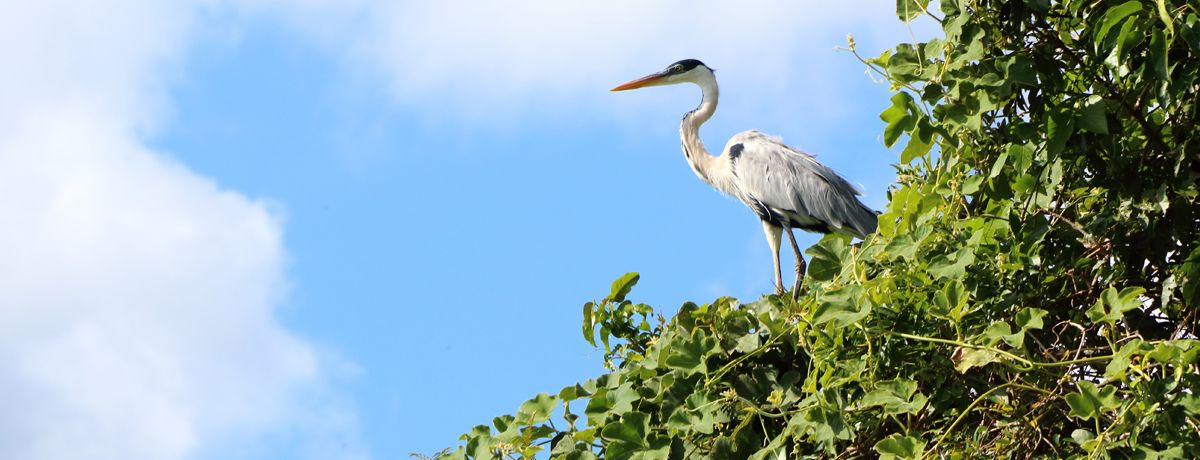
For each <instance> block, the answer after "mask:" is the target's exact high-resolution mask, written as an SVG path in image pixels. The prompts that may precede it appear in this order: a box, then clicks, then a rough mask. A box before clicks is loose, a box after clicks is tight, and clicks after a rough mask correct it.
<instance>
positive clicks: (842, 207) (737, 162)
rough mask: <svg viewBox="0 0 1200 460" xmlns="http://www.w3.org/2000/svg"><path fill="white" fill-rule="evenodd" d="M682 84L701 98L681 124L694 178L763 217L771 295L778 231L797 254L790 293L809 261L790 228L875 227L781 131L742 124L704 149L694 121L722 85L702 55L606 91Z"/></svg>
mask: <svg viewBox="0 0 1200 460" xmlns="http://www.w3.org/2000/svg"><path fill="white" fill-rule="evenodd" d="M681 83H692V84H695V85H697V86H699V87H700V91H701V93H702V96H701V99H700V105H699V106H698V107H696V109H695V110H692V111H690V112H688V113H687V114H686V115H684V116H683V120H682V121H681V122H680V123H679V138H680V142H681V144H683V156H684V158H685V159H687V163H688V166H691V168H692V172H694V173H696V176H697V177H699V178H700V180H702V181H704V182H706V183H708V185H711V186H712V187H713V188H715V189H717V190H718V191H720V192H722V193H724V194H726V195H729V196H732V197H734V198H736V199H737V200H739V201H741V202H742V203H744V204H745V205H746V206H747V207H749V208H750V210H751V211H753V212H754V214H755V215H756V216H758V218H759V219H760V220H761V221H762V227H763V232H764V233H765V234H766V237H767V244H769V245H770V247H771V255H772V259H773V261H774V263H775V292H776V294H783V292H784V289H783V272H782V269H781V268H780V266H779V246H780V243H781V235H783V234H787V237H788V242H789V243H791V245H792V251H794V252H795V255H796V282H795V284H794V285H793V287H792V295H793V296H796V295H797V294H798V293H799V290H800V287H801V285H802V283H803V280H804V272H805V270H806V268H807V264H806V262H805V261H804V257H803V256H801V255H800V247H799V246H798V245H797V244H796V236H795V235H794V234H792V229H794V228H799V229H801V230H805V231H809V232H816V233H823V234H824V233H839V234H845V235H850V236H853V237H857V238H866V236H867V235H868V234H871V233H874V232H875V229H876V226H877V224H878V220H877V219H878V217H877V216H876V213H875V211H873V210H871V209H870V208H868V207H867V206H866V205H864V204H863V203H862V202H861V201H859V199H858V196H859V195H861V194H862V192H861V191H859V190H858V189H857V188H856V187H854V186H853V185H851V184H850V183H849V182H848V181H846V179H844V178H843V177H842V176H840V175H838V173H837V172H835V171H834V170H833V169H830V168H829V167H828V166H825V165H823V164H821V163H820V162H818V161H817V159H816V157H814V156H813V155H811V154H809V153H805V152H803V151H801V150H798V149H795V148H793V147H791V146H789V145H787V144H784V143H783V141H782V140H780V139H779V138H776V137H772V136H768V135H766V134H763V133H761V132H759V131H757V130H750V131H745V132H741V133H738V134H736V135H734V136H733V137H732V138H731V139H729V142H727V143H726V144H725V150H723V151H722V152H721V154H720V155H716V156H714V155H713V154H711V153H709V152H708V150H706V149H705V148H704V142H703V141H701V140H700V125H703V124H704V122H706V121H708V119H709V118H712V116H713V113H714V112H716V110H717V99H718V96H719V94H720V92H719V91H718V89H717V78H716V74H714V72H713V69H711V68H709V67H708V66H706V65H704V63H703V62H700V61H698V60H696V59H684V60H682V61H678V62H675V63H673V64H671V65H669V66H667V68H666V69H665V70H663V71H661V72H656V73H652V74H650V75H647V76H645V77H642V78H638V79H636V80H632V81H630V82H627V83H624V84H621V85H618V86H617V87H615V88H613V89H612V90H613V91H625V90H631V89H636V88H644V87H649V86H662V85H676V84H681Z"/></svg>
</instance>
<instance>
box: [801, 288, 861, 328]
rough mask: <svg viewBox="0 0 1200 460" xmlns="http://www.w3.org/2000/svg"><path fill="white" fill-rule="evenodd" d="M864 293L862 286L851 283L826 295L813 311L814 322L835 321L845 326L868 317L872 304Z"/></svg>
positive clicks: (837, 325) (816, 323) (834, 322)
mask: <svg viewBox="0 0 1200 460" xmlns="http://www.w3.org/2000/svg"><path fill="white" fill-rule="evenodd" d="M862 294H863V290H862V287H861V286H859V285H856V284H851V285H846V286H843V287H842V288H840V289H838V290H835V291H833V292H830V293H828V294H826V295H824V296H823V297H822V298H821V302H820V303H819V304H817V308H816V309H815V310H814V311H813V319H812V322H813V324H814V325H821V324H825V323H828V322H833V324H834V326H835V327H845V326H848V325H850V324H854V323H855V322H857V321H858V320H860V319H862V318H864V317H866V316H867V315H868V314H869V313H870V312H871V306H870V304H869V303H868V302H867V301H866V300H865V299H864V298H863V297H864V296H863V295H862Z"/></svg>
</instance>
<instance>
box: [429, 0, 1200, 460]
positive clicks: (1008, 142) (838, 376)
mask: <svg viewBox="0 0 1200 460" xmlns="http://www.w3.org/2000/svg"><path fill="white" fill-rule="evenodd" d="M927 3H928V0H898V1H897V14H898V16H899V18H900V19H901V20H904V21H910V20H914V19H916V18H918V17H926V18H930V19H928V20H933V21H937V22H938V23H940V25H941V27H942V29H943V31H944V38H941V39H934V40H930V41H929V42H926V43H917V44H900V45H898V46H896V47H895V48H894V49H892V50H889V51H887V52H884V53H883V54H882V55H880V56H878V57H871V58H863V57H861V56H859V54H858V53H857V51H856V50H855V47H854V44H853V40H852V39H851V40H850V45H849V46H850V47H849V50H850V51H851V52H852V53H853V55H854V56H856V57H859V59H860V60H862V61H863V62H864V64H865V65H867V66H868V67H869V68H870V69H871V70H873V71H875V72H876V73H878V74H879V75H881V76H882V78H883V79H885V80H886V81H887V82H889V83H890V84H891V85H892V88H893V90H894V91H895V95H894V96H893V97H892V98H891V104H890V106H889V107H888V108H887V109H886V110H884V111H883V113H882V114H881V118H882V120H883V121H884V122H885V123H886V126H885V128H884V136H883V140H884V143H885V144H886V145H887V146H889V147H891V146H892V145H893V144H895V145H901V144H902V145H903V146H904V147H903V149H902V151H901V152H900V158H899V163H898V164H897V166H896V167H897V171H898V179H897V183H896V184H895V185H894V187H892V189H891V190H890V193H889V201H890V202H889V205H888V208H887V210H886V212H884V213H883V214H882V215H881V216H880V219H879V222H880V225H879V231H878V233H877V234H875V235H871V236H869V237H868V238H867V239H866V240H865V241H863V242H862V243H860V244H857V245H852V244H850V242H849V241H848V240H847V239H845V238H842V237H838V236H828V237H826V238H824V239H822V240H821V241H820V242H819V243H818V244H817V245H816V246H814V247H812V248H810V249H809V250H808V254H809V255H810V256H811V262H810V264H809V272H808V278H807V282H806V283H807V284H806V286H805V292H804V293H803V295H802V296H801V297H800V298H799V300H797V301H792V300H791V299H790V298H789V297H787V296H784V297H776V296H767V297H764V298H762V299H760V300H758V301H756V302H753V303H750V304H739V303H738V302H737V301H736V300H734V299H731V298H727V297H726V298H721V299H717V300H716V301H714V302H712V303H709V304H705V305H696V304H693V303H685V304H684V305H683V307H682V308H681V309H680V311H679V313H678V314H676V315H675V316H674V317H672V318H671V319H670V320H669V321H664V320H662V319H661V318H660V319H658V320H657V321H656V320H655V318H654V311H653V309H652V308H651V307H649V306H646V305H642V304H636V303H633V302H631V301H629V300H627V299H626V297H627V295H628V294H629V291H630V288H632V287H633V285H634V284H635V283H636V282H637V280H638V277H637V275H636V274H629V275H626V276H624V277H622V278H621V279H619V280H617V281H616V282H615V283H614V285H613V287H612V290H611V292H610V293H609V295H608V296H606V297H605V298H604V299H602V300H601V301H599V302H592V303H588V304H587V305H586V306H585V308H584V327H583V333H584V336H585V338H586V339H587V340H589V341H591V342H592V343H593V344H595V339H596V338H597V337H598V338H599V339H600V344H601V345H602V346H603V347H604V348H605V351H606V358H607V359H606V361H607V363H608V365H609V370H610V372H608V373H607V374H604V375H602V376H600V377H599V378H596V379H594V380H589V381H587V382H584V383H581V384H576V385H571V386H568V387H566V388H563V389H562V390H561V391H560V392H559V393H558V394H556V395H548V394H542V395H538V396H537V397H535V398H533V399H531V400H529V401H527V402H526V403H524V404H523V405H521V407H520V409H519V410H518V411H517V413H516V415H515V416H510V415H506V416H502V417H497V418H496V419H495V420H493V423H492V426H490V427H489V426H486V425H481V426H478V427H476V428H475V429H473V430H471V431H470V432H469V433H467V434H465V435H463V440H464V441H465V445H464V446H462V447H458V448H456V449H455V450H447V451H445V452H443V453H442V454H440V455H442V456H445V457H446V458H495V457H522V456H524V457H529V456H532V455H533V454H534V453H535V452H538V451H547V450H548V451H549V453H550V455H552V456H554V457H555V458H564V459H587V458H598V457H603V458H609V459H627V458H646V459H650V458H713V459H725V458H756V459H757V458H784V457H786V458H798V457H874V456H880V457H884V458H929V457H934V458H946V457H949V458H975V457H981V456H986V457H993V456H999V455H1005V456H1008V457H1013V458H1030V457H1044V456H1053V457H1088V458H1097V457H1108V456H1113V457H1117V458H1126V457H1128V458H1197V457H1200V392H1198V391H1197V390H1200V372H1198V359H1200V358H1198V356H1200V342H1197V340H1196V338H1197V334H1198V333H1200V330H1198V327H1197V307H1198V306H1200V246H1198V244H1197V236H1198V233H1200V200H1198V196H1197V195H1198V193H1200V189H1198V187H1197V178H1198V177H1200V129H1198V128H1197V126H1198V122H1200V108H1198V103H1197V101H1198V98H1197V93H1200V59H1198V56H1200V16H1198V15H1200V11H1198V9H1200V7H1198V5H1197V4H1196V3H1195V2H1194V1H1192V2H1190V3H1189V2H1184V1H1181V0H1156V1H1148V0H1147V1H1138V0H1132V1H1119V0H1118V1H1106V0H1088V1H1083V0H1064V1H1051V0H1024V1H1013V0H1010V1H1003V2H1002V1H994V0H943V1H942V2H941V4H940V8H938V10H939V11H936V12H933V11H930V10H928V6H929V5H928V4H927ZM581 406H582V413H580V412H579V410H580V408H581ZM556 408H561V410H562V412H561V417H562V418H561V419H560V424H564V425H565V426H555V425H554V424H553V423H552V422H551V421H550V420H551V414H552V412H553V411H555V410H557V409H556ZM543 455H545V454H543Z"/></svg>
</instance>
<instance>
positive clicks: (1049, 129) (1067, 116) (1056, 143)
mask: <svg viewBox="0 0 1200 460" xmlns="http://www.w3.org/2000/svg"><path fill="white" fill-rule="evenodd" d="M1049 115H1050V116H1049V117H1047V118H1046V151H1047V152H1048V153H1049V154H1050V156H1051V157H1055V156H1058V154H1059V153H1060V152H1062V150H1063V147H1065V146H1066V145H1067V140H1069V139H1070V138H1071V134H1074V133H1075V117H1074V116H1072V114H1071V113H1070V112H1067V111H1065V110H1060V109H1055V110H1053V111H1051V112H1050V114H1049Z"/></svg>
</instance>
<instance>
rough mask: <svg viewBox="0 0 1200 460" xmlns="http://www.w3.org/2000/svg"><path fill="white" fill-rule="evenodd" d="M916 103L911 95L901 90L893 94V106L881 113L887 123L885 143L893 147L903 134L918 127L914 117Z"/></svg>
mask: <svg viewBox="0 0 1200 460" xmlns="http://www.w3.org/2000/svg"><path fill="white" fill-rule="evenodd" d="M915 107H916V103H915V102H914V101H913V98H912V96H911V95H909V94H908V93H907V92H904V91H901V92H898V93H896V94H895V95H893V96H892V106H891V107H888V108H887V110H884V111H883V112H882V113H880V114H879V118H880V119H881V120H883V121H884V122H886V123H887V126H885V127H884V128H883V145H884V146H885V147H891V146H892V145H893V144H895V143H896V140H897V139H899V138H900V135H901V134H904V133H906V132H908V131H912V129H913V128H914V127H916V117H914V116H913V115H914V112H915Z"/></svg>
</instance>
